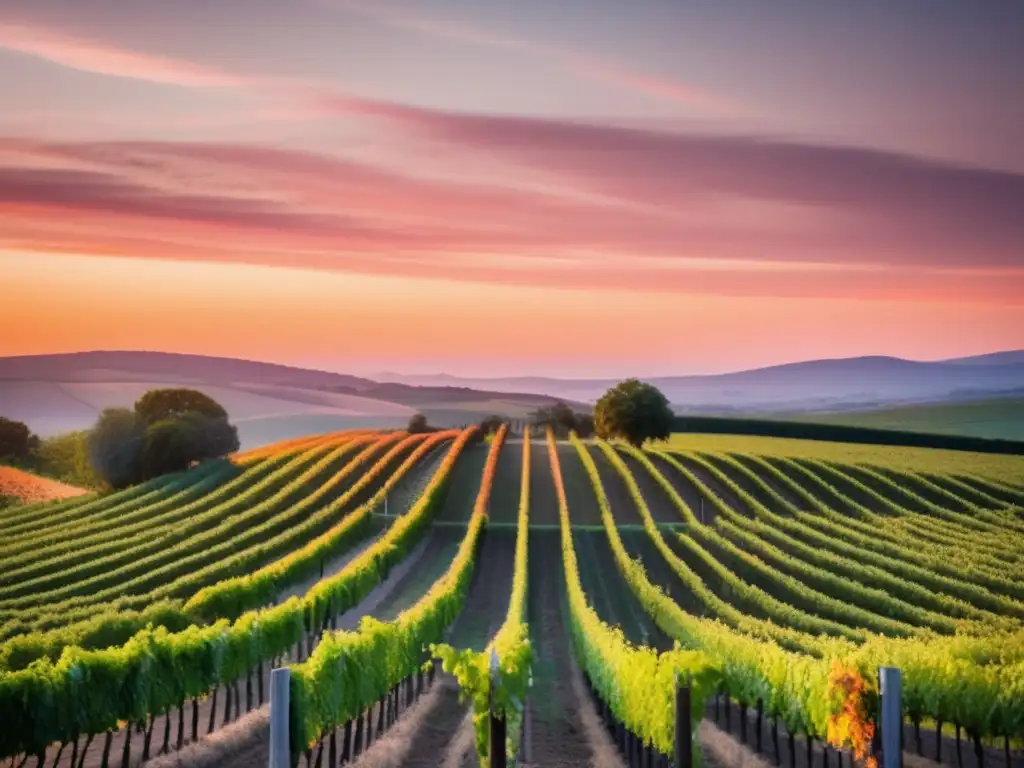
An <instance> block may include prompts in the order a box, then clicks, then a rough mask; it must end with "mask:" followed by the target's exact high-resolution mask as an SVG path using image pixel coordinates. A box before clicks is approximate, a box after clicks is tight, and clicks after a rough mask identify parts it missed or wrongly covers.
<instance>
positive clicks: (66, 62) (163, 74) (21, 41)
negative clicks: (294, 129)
mask: <svg viewBox="0 0 1024 768" xmlns="http://www.w3.org/2000/svg"><path fill="white" fill-rule="evenodd" d="M0 48H4V49H6V50H9V51H15V52H17V53H24V54H28V55H30V56H35V57H37V58H41V59H45V60H47V61H50V62H53V63H55V64H60V65H61V66H64V67H69V68H71V69H77V70H80V71H82V72H92V73H95V74H100V75H109V76H113V77H123V78H129V79H133V80H144V81H146V82H152V83H161V84H164V85H178V86H194V87H201V88H208V87H223V86H237V85H242V84H244V83H245V82H246V80H245V79H244V78H241V77H239V76H237V75H234V74H231V73H229V72H225V71H222V70H219V69H216V68H213V67H208V66H203V65H199V64H194V63H192V62H188V61H182V60H180V59H173V58H166V57H163V56H156V55H153V54H148V53H138V52H134V51H126V50H122V49H120V48H116V47H114V46H111V45H109V44H107V43H101V42H97V41H93V40H85V39H81V38H77V37H72V36H69V35H65V34H63V33H58V32H54V31H52V30H48V29H43V28H40V27H32V26H24V25H19V24H0Z"/></svg>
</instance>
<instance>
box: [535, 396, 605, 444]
mask: <svg viewBox="0 0 1024 768" xmlns="http://www.w3.org/2000/svg"><path fill="white" fill-rule="evenodd" d="M593 423H594V420H593V417H591V416H590V415H589V414H585V413H577V412H576V411H574V410H573V409H572V407H571V406H570V405H568V404H566V403H562V402H558V403H554V404H553V405H547V406H543V407H541V408H538V409H537V410H535V411H533V412H532V413H531V414H530V424H531V425H533V426H535V427H551V429H552V430H553V431H554V432H555V434H557V435H566V434H568V433H569V432H576V433H577V434H579V435H580V436H581V437H589V436H590V435H591V434H593V431H594V428H593Z"/></svg>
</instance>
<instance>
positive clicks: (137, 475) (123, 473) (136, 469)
mask: <svg viewBox="0 0 1024 768" xmlns="http://www.w3.org/2000/svg"><path fill="white" fill-rule="evenodd" d="M144 438H145V427H144V426H143V425H142V423H140V421H139V419H138V418H136V416H135V412H134V411H132V410H129V409H128V408H106V409H104V411H103V412H102V413H101V414H100V417H99V419H97V421H96V425H95V426H94V427H93V428H92V430H90V432H89V435H88V437H87V438H86V445H87V446H88V449H89V459H90V461H91V462H92V466H93V468H94V469H95V470H96V474H97V475H99V477H100V478H101V479H102V480H103V481H104V482H106V483H107V484H108V485H110V486H111V487H112V488H115V489H116V488H127V487H128V486H129V485H132V484H133V483H137V482H139V481H140V480H141V478H142V466H141V459H142V444H143V440H144Z"/></svg>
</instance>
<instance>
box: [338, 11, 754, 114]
mask: <svg viewBox="0 0 1024 768" xmlns="http://www.w3.org/2000/svg"><path fill="white" fill-rule="evenodd" d="M321 4H328V5H332V6H333V7H338V8H343V9H344V10H346V11H348V12H352V13H356V14H360V15H363V16H365V17H367V18H371V19H373V20H375V21H378V22H381V23H384V24H388V25H390V26H393V27H398V28H401V29H407V30H411V31H414V32H419V33H422V34H425V35H429V36H431V37H435V38H439V39H442V40H450V41H454V42H462V43H469V44H471V45H478V46H482V47H487V48H496V49H500V50H506V51H514V52H517V53H523V54H526V55H529V56H534V57H536V58H540V59H544V60H547V61H550V62H553V63H555V64H556V65H558V66H560V67H562V68H563V69H565V70H566V71H568V72H570V73H572V74H573V75H576V76H578V77H582V78H585V79H587V80H591V81H594V82H598V83H603V84H605V85H611V86H614V87H616V88H621V89H624V90H628V91H632V92H634V93H639V94H642V95H645V96H650V97H653V98H656V99H658V100H661V101H668V102H673V103H677V104H682V105H685V106H688V107H693V108H699V109H700V110H701V111H702V112H712V113H716V114H718V113H728V112H731V111H733V110H734V109H735V107H734V106H733V105H731V104H729V103H728V101H727V100H726V99H725V98H723V97H722V96H720V95H718V94H713V93H711V92H709V91H707V90H706V89H702V88H699V87H697V86H694V85H693V84H690V83H683V82H680V81H678V80H675V79H672V78H667V77H661V76H657V75H653V74H651V73H649V72H642V71H638V70H635V69H632V68H631V67H628V66H626V65H624V64H622V63H621V62H616V61H610V60H608V59H605V58H602V57H600V56H594V55H592V54H589V53H583V52H581V51H576V50H573V49H571V48H568V47H565V46H556V45H551V44H547V43H542V42H537V41H534V40H527V39H523V38H517V37H511V36H508V35H499V34H494V33H492V32H490V31H488V30H485V29H481V28H479V27H476V26H474V25H471V24H466V23H463V22H457V21H452V20H442V19H430V18H427V17H423V16H417V15H416V14H411V13H409V12H408V11H406V10H399V9H395V8H390V9H389V8H386V7H383V6H382V5H380V4H379V3H374V4H371V3H363V2H354V1H353V0H346V2H343V3H337V2H335V3H331V2H330V0H321Z"/></svg>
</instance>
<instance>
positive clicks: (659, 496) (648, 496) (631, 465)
mask: <svg viewBox="0 0 1024 768" xmlns="http://www.w3.org/2000/svg"><path fill="white" fill-rule="evenodd" d="M619 458H620V459H622V460H623V462H625V464H626V467H627V468H628V469H629V471H630V472H631V473H632V475H633V479H634V480H636V484H637V487H638V488H639V489H640V495H641V496H643V498H644V503H645V504H646V505H647V509H648V511H649V512H650V513H651V517H652V518H654V522H656V523H669V524H679V523H682V522H683V513H682V512H681V511H680V509H679V507H677V506H676V505H675V502H673V501H672V499H670V498H669V495H668V493H666V492H665V489H664V488H662V487H661V485H660V484H659V483H658V481H657V480H655V479H654V477H652V476H651V472H650V470H649V469H647V467H645V466H644V465H643V464H642V463H641V462H640V461H638V460H637V459H635V458H634V457H632V456H630V455H629V454H628V453H624V452H620V453H619ZM659 464H662V466H661V467H659V469H661V470H662V474H664V473H665V470H666V466H665V465H664V462H659Z"/></svg>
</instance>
